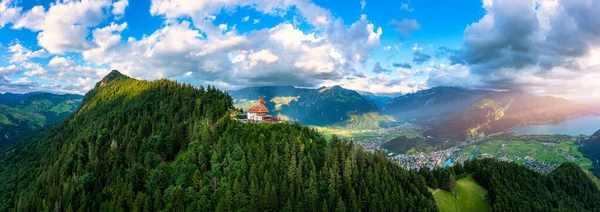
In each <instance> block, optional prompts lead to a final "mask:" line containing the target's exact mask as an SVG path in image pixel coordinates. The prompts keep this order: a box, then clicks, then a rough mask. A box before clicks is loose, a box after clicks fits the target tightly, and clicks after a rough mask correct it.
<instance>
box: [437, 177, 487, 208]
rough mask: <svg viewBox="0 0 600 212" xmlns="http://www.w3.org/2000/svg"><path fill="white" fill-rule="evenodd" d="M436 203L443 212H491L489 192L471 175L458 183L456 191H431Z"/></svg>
mask: <svg viewBox="0 0 600 212" xmlns="http://www.w3.org/2000/svg"><path fill="white" fill-rule="evenodd" d="M431 191H432V193H433V198H434V199H435V203H436V204H437V206H438V208H439V209H440V211H441V212H450V211H456V212H459V211H471V212H482V211H490V204H489V203H488V201H487V193H488V192H487V190H485V188H483V187H481V186H480V185H479V184H477V182H475V180H474V179H473V177H472V176H471V175H468V176H467V177H465V178H462V179H459V180H457V181H456V191H455V192H448V191H444V190H441V189H437V190H433V189H432V190H431Z"/></svg>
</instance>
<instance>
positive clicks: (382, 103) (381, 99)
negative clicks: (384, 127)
mask: <svg viewBox="0 0 600 212" xmlns="http://www.w3.org/2000/svg"><path fill="white" fill-rule="evenodd" d="M358 93H360V95H362V96H363V97H364V98H365V99H367V100H369V101H371V102H373V103H375V104H376V105H377V107H378V108H379V109H383V108H385V107H386V106H388V105H389V104H390V102H392V99H393V97H390V96H384V95H378V94H374V93H371V92H358Z"/></svg>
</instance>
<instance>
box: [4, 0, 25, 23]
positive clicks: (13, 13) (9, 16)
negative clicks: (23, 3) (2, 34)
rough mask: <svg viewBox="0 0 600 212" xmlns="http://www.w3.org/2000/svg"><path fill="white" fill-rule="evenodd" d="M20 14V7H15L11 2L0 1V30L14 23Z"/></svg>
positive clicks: (6, 0)
mask: <svg viewBox="0 0 600 212" xmlns="http://www.w3.org/2000/svg"><path fill="white" fill-rule="evenodd" d="M20 13H21V8H20V7H15V6H14V5H13V2H12V0H2V1H0V28H2V27H4V25H6V24H7V23H12V22H13V21H15V20H16V19H17V18H18V16H19V14H20Z"/></svg>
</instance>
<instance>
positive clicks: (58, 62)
mask: <svg viewBox="0 0 600 212" xmlns="http://www.w3.org/2000/svg"><path fill="white" fill-rule="evenodd" d="M73 65H75V61H73V60H71V59H67V58H64V57H60V56H56V57H54V58H52V59H51V60H50V62H48V66H50V67H70V66H73Z"/></svg>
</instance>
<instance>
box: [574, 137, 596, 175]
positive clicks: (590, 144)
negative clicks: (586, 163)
mask: <svg viewBox="0 0 600 212" xmlns="http://www.w3.org/2000/svg"><path fill="white" fill-rule="evenodd" d="M578 150H579V151H580V152H581V153H583V155H584V156H585V157H586V158H589V159H590V160H591V161H592V168H591V169H590V171H591V172H592V173H593V174H594V175H595V176H596V177H600V130H598V131H596V132H595V133H594V134H593V135H592V136H590V138H588V139H585V140H582V141H581V142H580V145H579V147H578Z"/></svg>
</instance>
